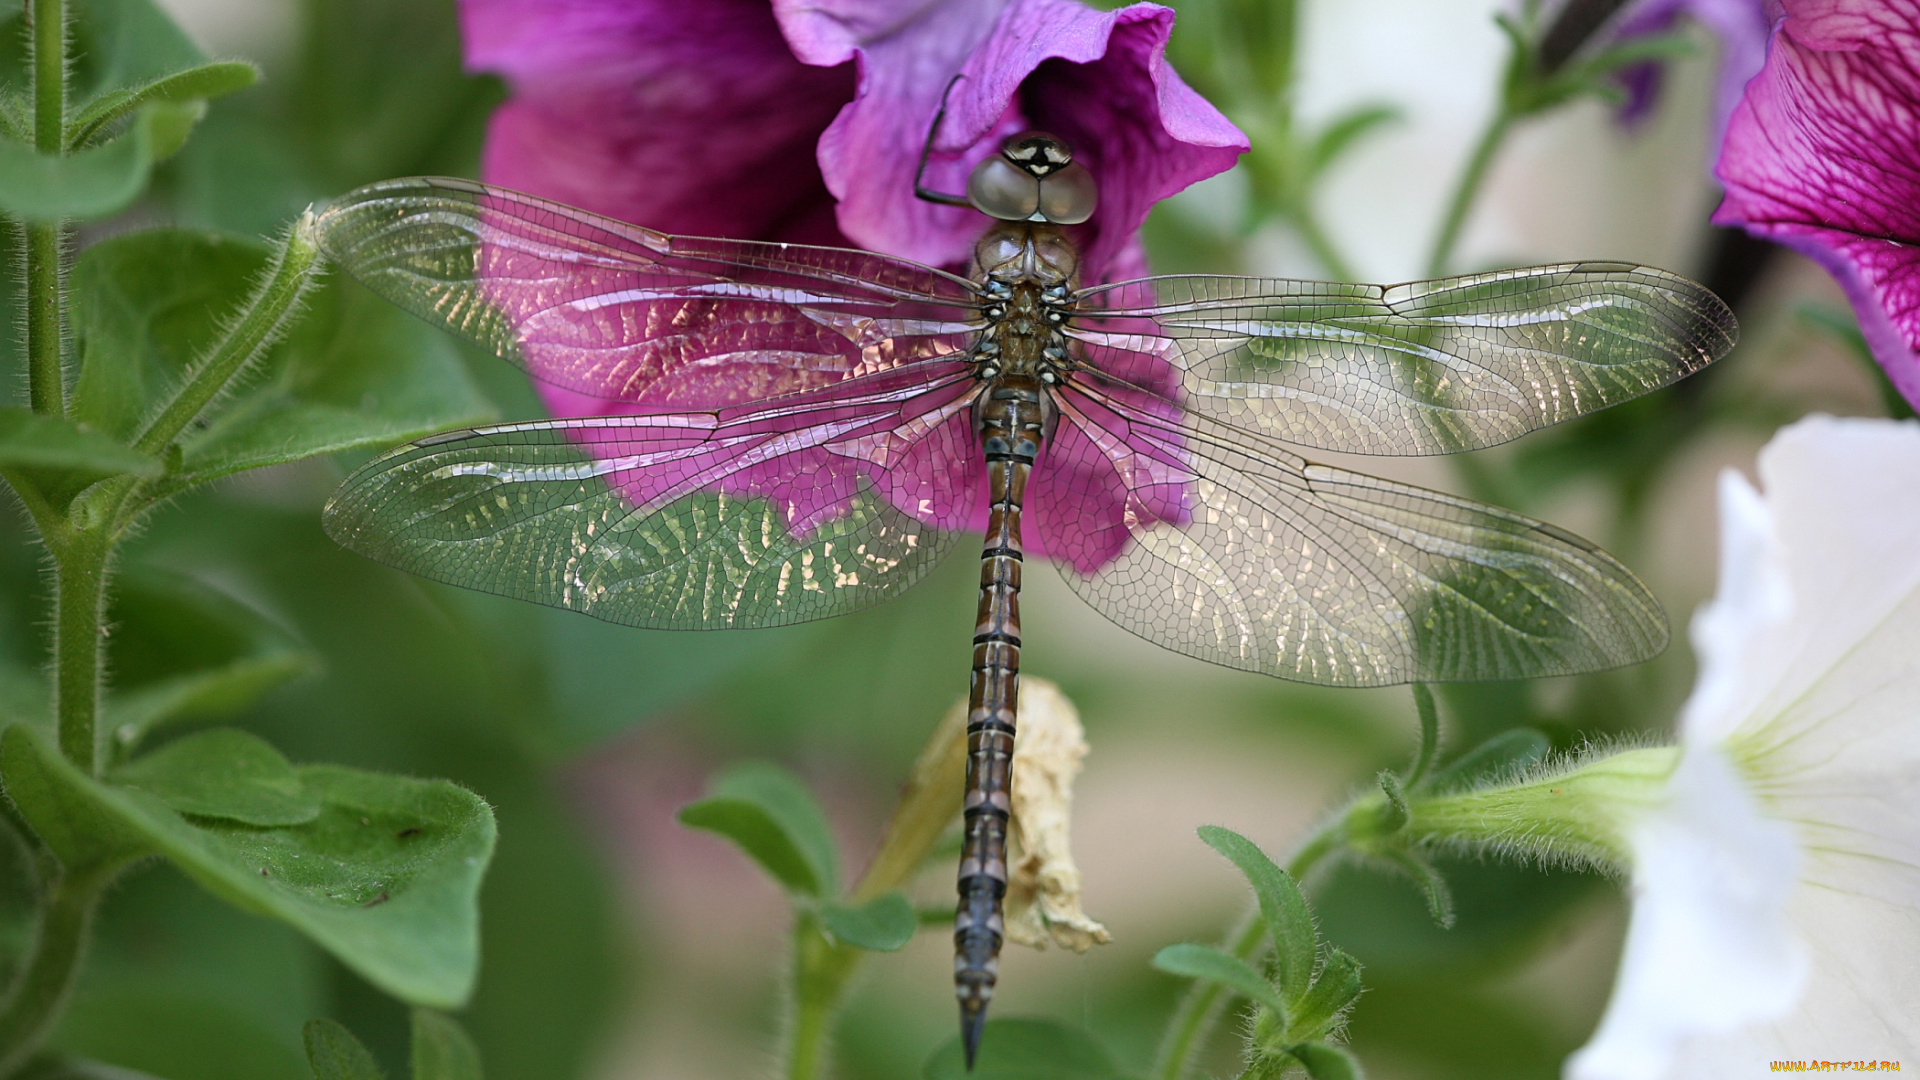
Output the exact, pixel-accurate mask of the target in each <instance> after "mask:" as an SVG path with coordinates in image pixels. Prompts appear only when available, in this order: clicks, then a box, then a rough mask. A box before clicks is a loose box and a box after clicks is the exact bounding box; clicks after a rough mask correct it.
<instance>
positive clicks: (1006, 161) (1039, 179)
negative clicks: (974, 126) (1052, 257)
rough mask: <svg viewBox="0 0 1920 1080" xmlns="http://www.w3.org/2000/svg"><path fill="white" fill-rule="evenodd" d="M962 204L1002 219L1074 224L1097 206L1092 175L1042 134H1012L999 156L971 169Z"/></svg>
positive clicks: (1065, 149)
mask: <svg viewBox="0 0 1920 1080" xmlns="http://www.w3.org/2000/svg"><path fill="white" fill-rule="evenodd" d="M967 200H968V201H969V202H971V203H973V205H974V208H975V209H977V210H979V211H980V212H981V213H983V214H987V215H988V216H990V217H997V218H999V219H1000V220H1002V221H1046V222H1051V223H1053V224H1055V225H1078V224H1080V223H1081V222H1083V221H1085V220H1087V219H1088V218H1090V217H1092V216H1093V211H1094V207H1095V206H1096V205H1097V204H1098V202H1099V198H1098V193H1097V192H1096V190H1095V188H1094V183H1093V174H1092V173H1089V172H1088V171H1087V169H1086V166H1084V165H1081V164H1079V163H1078V162H1076V161H1074V160H1073V151H1072V150H1071V149H1069V148H1068V147H1067V144H1066V143H1065V142H1062V141H1061V140H1060V139H1058V138H1056V137H1054V136H1052V135H1049V134H1047V133H1046V132H1044V131H1028V132H1023V133H1021V134H1019V135H1015V136H1013V137H1012V138H1010V139H1008V140H1007V141H1006V142H1005V143H1004V144H1002V145H1001V148H1000V153H999V155H998V156H996V157H990V158H988V159H987V160H985V161H983V162H981V163H980V164H979V165H977V166H975V167H974V170H973V175H972V176H970V177H968V178H967Z"/></svg>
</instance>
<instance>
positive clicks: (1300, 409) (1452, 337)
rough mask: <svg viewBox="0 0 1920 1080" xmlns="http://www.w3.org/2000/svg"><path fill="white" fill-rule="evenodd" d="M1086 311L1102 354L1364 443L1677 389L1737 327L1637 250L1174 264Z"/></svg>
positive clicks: (1387, 446) (1091, 337) (1420, 437)
mask: <svg viewBox="0 0 1920 1080" xmlns="http://www.w3.org/2000/svg"><path fill="white" fill-rule="evenodd" d="M1082 310H1083V311H1084V312H1086V313H1087V314H1088V315H1089V316H1090V318H1084V319H1081V320H1077V322H1078V323H1079V325H1078V328H1077V329H1076V330H1075V331H1073V333H1074V335H1075V336H1076V337H1079V338H1080V339H1081V341H1082V343H1083V346H1084V348H1085V350H1086V354H1087V359H1088V362H1089V363H1091V364H1093V365H1094V366H1095V367H1100V368H1102V369H1103V370H1108V371H1109V372H1111V373H1116V374H1118V373H1119V372H1120V369H1121V368H1123V367H1125V366H1126V363H1127V360H1128V358H1129V356H1130V355H1133V356H1137V355H1139V354H1145V355H1149V356H1153V357H1157V358H1158V359H1159V360H1160V361H1161V362H1162V363H1164V364H1171V365H1173V366H1174V367H1175V368H1176V369H1178V371H1179V374H1180V382H1181V386H1180V389H1181V395H1180V400H1181V403H1182V404H1183V405H1184V406H1185V407H1186V408H1188V409H1191V410H1193V411H1194V412H1196V413H1199V414H1201V415H1204V416H1207V417H1211V418H1212V419H1215V420H1220V421H1223V422H1225V423H1229V424H1232V425H1234V426H1236V427H1240V428H1245V429H1247V430H1251V431H1257V432H1260V433H1262V434H1265V435H1268V436H1270V437H1272V438H1275V439H1279V440H1282V441H1285V442H1290V443H1296V444H1299V445H1303V446H1313V447H1319V448H1321V449H1326V450H1340V451H1347V452H1350V453H1359V454H1446V453H1453V452H1455V451H1459V450H1473V449H1477V448H1480V447H1485V446H1493V445H1496V444H1499V443H1503V442H1506V441H1507V440H1509V439H1513V438H1517V437H1519V436H1521V435H1524V434H1526V433H1527V432H1529V431H1532V430H1534V429H1536V428H1542V427H1546V426H1548V425H1550V424H1557V423H1559V422H1561V421H1562V420H1568V419H1571V418H1573V417H1575V416H1580V415H1583V414H1585V413H1589V412H1593V411H1594V410H1596V409H1603V408H1605V407H1607V406H1609V405H1614V404H1618V403H1619V402H1622V401H1625V400H1627V399H1629V398H1633V397H1638V396H1639V395H1641V394H1644V393H1646V392H1648V391H1650V390H1656V389H1658V388H1660V387H1662V386H1666V385H1667V384H1668V383H1671V382H1674V381H1675V380H1677V379H1680V378H1683V377H1685V376H1687V375H1689V374H1691V373H1693V372H1695V371H1698V370H1699V369H1700V368H1702V367H1704V366H1706V365H1707V364H1709V363H1711V362H1713V361H1714V360H1715V359H1717V358H1719V357H1720V356H1723V355H1725V354H1726V352H1727V351H1728V350H1729V349H1731V348H1732V347H1733V343H1734V339H1735V336H1736V327H1735V324H1734V320H1733V313H1732V312H1731V311H1729V310H1728V309H1727V306H1726V305H1725V304H1724V303H1722V302H1721V301H1720V299H1719V298H1718V297H1716V296H1714V295H1713V294H1712V293H1711V292H1708V291H1707V290H1706V289H1704V288H1702V287H1701V286H1699V285H1696V284H1694V283H1693V282H1691V281H1688V280H1687V279H1685V278H1682V277H1679V276H1677V275H1674V274H1669V273H1666V272H1665V271H1661V270H1654V269H1650V268H1648V267H1643V266H1633V265H1629V264H1625V263H1598V262H1588V263H1569V264H1564V265H1559V266H1536V267H1528V268H1525V269H1519V270H1500V271H1496V272H1493V273H1486V274H1475V275H1471V276H1468V277H1456V278H1446V279H1443V280H1439V281H1417V282H1412V283H1409V284H1405V285H1394V286H1391V287H1383V286H1379V285H1347V284H1340V283H1334V282H1317V281H1283V280H1274V279H1264V278H1239V277H1210V276H1202V275H1175V276H1168V277H1159V278H1149V279H1146V280H1143V281H1136V282H1127V283H1122V284H1119V285H1114V286H1108V287H1105V288H1100V289H1094V290H1090V291H1089V292H1088V293H1086V294H1085V295H1084V296H1083V297H1082ZM1134 366H1136V367H1137V366H1138V362H1137V361H1134ZM1121 377H1123V378H1132V376H1128V375H1124V374H1123V375H1122V376H1121Z"/></svg>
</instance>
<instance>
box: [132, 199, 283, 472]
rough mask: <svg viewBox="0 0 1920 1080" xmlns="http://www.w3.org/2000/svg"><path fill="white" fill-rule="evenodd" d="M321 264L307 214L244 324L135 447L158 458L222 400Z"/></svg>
mask: <svg viewBox="0 0 1920 1080" xmlns="http://www.w3.org/2000/svg"><path fill="white" fill-rule="evenodd" d="M319 260H320V245H319V237H318V236H317V235H316V234H315V232H314V227H313V216H312V215H311V214H302V215H301V216H300V220H299V221H297V222H295V223H294V226H293V229H292V231H291V232H289V233H288V234H287V238H286V240H284V241H283V242H282V243H281V245H280V251H279V253H278V254H277V255H276V256H275V259H274V263H273V267H272V269H270V270H269V271H268V274H267V278H266V280H265V281H263V282H262V283H261V284H260V287H259V288H258V289H257V290H255V292H254V294H253V296H252V297H251V298H250V299H249V300H248V302H247V306H246V308H245V309H244V310H243V311H242V312H241V315H240V318H239V319H238V321H236V322H234V323H233V325H232V326H231V327H229V328H228V330H227V332H226V333H225V334H223V335H221V338H220V340H219V342H218V343H216V344H215V345H214V347H213V349H212V350H211V351H210V352H209V353H208V354H207V355H206V357H205V358H204V359H203V360H201V362H200V363H199V364H198V365H197V366H196V367H195V368H194V370H193V374H191V375H189V376H188V377H187V380H186V381H185V382H183V383H181V384H180V386H179V387H178V388H176V389H175V390H174V393H173V397H172V399H171V400H170V401H168V402H167V404H166V407H165V408H163V409H161V410H160V413H159V415H157V416H155V417H154V418H153V420H152V422H150V423H149V424H148V425H147V427H146V429H145V430H144V431H142V432H141V433H140V437H139V438H138V439H136V440H135V441H134V444H133V446H134V449H136V450H139V451H140V452H141V453H143V454H154V455H158V454H159V453H160V452H161V451H163V450H165V449H166V448H167V444H168V443H171V442H172V441H173V440H174V438H175V437H177V436H178V435H179V434H180V433H181V432H182V431H184V430H186V427H187V425H188V424H191V423H193V420H194V418H195V417H197V416H199V415H200V411H201V410H202V409H205V408H206V407H207V406H208V405H209V404H211V403H212V402H213V400H214V399H215V398H217V397H219V396H220V393H221V391H223V390H225V389H226V388H227V384H228V383H229V382H231V381H232V380H233V377H234V376H235V375H238V374H239V373H240V371H241V369H242V368H245V367H246V366H247V364H248V363H250V362H251V361H252V360H253V359H254V358H255V357H257V356H259V355H260V354H261V353H262V352H264V351H265V350H266V348H267V346H269V345H271V344H273V343H274V341H276V340H278V339H279V337H280V334H281V333H282V332H283V331H284V330H285V329H286V327H287V324H288V322H289V321H291V320H292V318H293V315H294V313H295V311H296V310H297V309H298V306H299V302H300V297H301V295H302V294H303V293H305V292H306V289H307V286H308V285H309V284H311V283H312V281H313V276H314V270H315V268H316V266H317V265H318V263H319Z"/></svg>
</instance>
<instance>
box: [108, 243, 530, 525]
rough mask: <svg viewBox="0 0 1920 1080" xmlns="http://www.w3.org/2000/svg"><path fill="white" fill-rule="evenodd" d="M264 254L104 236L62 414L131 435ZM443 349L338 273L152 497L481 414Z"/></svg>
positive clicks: (454, 360) (217, 411) (246, 286)
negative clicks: (76, 371) (76, 370)
mask: <svg viewBox="0 0 1920 1080" xmlns="http://www.w3.org/2000/svg"><path fill="white" fill-rule="evenodd" d="M269 254H270V252H269V249H268V248H267V247H266V246H265V245H263V244H258V243H255V242H252V241H243V240H236V239H233V238H231V237H225V236H218V235H215V234H210V233H201V232H194V231H190V230H184V229H159V230H153V231H149V232H144V233H131V234H127V235H123V236H118V237H114V238H112V239H109V240H106V241H103V242H101V243H99V244H96V245H94V246H93V247H91V248H89V249H88V250H87V251H86V252H85V253H84V254H82V256H81V257H80V259H79V261H78V263H77V264H76V266H75V269H74V274H73V290H74V293H75V296H76V303H75V309H76V311H77V313H78V314H79V318H78V319H77V321H76V331H77V337H78V339H79V352H80V357H81V364H80V379H79V381H78V383H77V385H76V387H75V390H74V395H73V405H72V411H73V413H74V415H75V416H77V417H80V418H82V419H85V420H87V421H88V422H90V423H92V424H93V425H95V426H96V427H98V428H100V429H101V430H104V431H109V432H113V433H115V434H118V435H120V436H121V437H122V438H126V439H131V438H132V437H133V436H134V434H135V433H136V431H137V429H138V427H139V425H140V424H141V423H142V421H143V420H145V419H146V418H147V417H148V416H150V415H152V413H153V412H154V411H155V410H156V409H157V408H158V407H159V404H160V402H162V401H163V400H165V397H166V395H167V393H168V391H169V390H171V388H172V387H173V386H175V385H176V384H177V383H178V382H179V380H180V379H182V378H183V377H184V376H185V375H186V373H187V372H188V371H189V370H190V369H192V368H193V366H194V363H195V361H196V359H198V358H199V357H200V356H201V355H202V354H203V351H204V350H205V349H207V348H208V347H209V346H210V345H211V344H212V343H213V342H214V341H215V340H216V338H217V337H218V335H219V329H220V325H221V321H222V320H223V319H229V318H231V317H232V316H233V314H234V313H235V312H236V310H237V309H238V308H239V307H240V306H241V305H242V304H243V303H245V301H246V298H247V296H248V295H249V292H250V285H251V283H252V281H253V280H254V279H255V278H256V277H257V276H258V275H259V274H260V273H261V272H262V271H263V270H264V269H265V268H266V266H267V263H268V258H269ZM491 415H492V410H491V407H490V406H489V404H488V402H487V401H486V399H485V398H484V397H483V396H482V395H481V394H480V393H479V391H478V390H476V389H475V388H474V386H473V384H472V382H471V381H470V380H469V379H468V377H467V374H466V368H465V366H464V364H462V362H461V361H460V358H459V355H458V353H457V352H455V347H454V345H453V343H452V342H451V341H450V340H449V339H448V338H447V337H446V336H445V335H443V334H439V333H436V332H435V331H434V330H433V329H432V328H431V327H428V326H426V325H425V324H423V323H421V322H420V321H419V320H417V319H413V318H411V317H409V316H408V315H407V314H406V313H404V312H402V311H400V310H398V309H396V308H394V307H393V306H392V305H390V304H386V303H384V302H382V301H380V300H378V299H377V298H375V297H373V296H371V295H369V294H367V293H366V291H365V290H364V289H361V288H360V287H359V286H358V285H355V284H352V283H350V282H348V281H346V280H345V279H344V278H335V279H333V280H330V281H328V282H326V283H325V284H323V285H321V286H319V287H318V288H316V289H315V290H314V291H313V293H312V294H311V301H310V304H309V308H308V311H307V313H306V315H305V316H304V317H303V318H302V319H301V320H300V321H299V323H298V325H296V326H295V327H294V328H293V330H292V331H291V333H290V334H289V335H288V337H287V339H286V340H285V341H282V342H281V343H280V344H278V345H276V346H274V347H273V348H272V349H271V350H269V351H268V352H267V354H266V355H265V356H264V357H263V358H262V359H261V360H259V361H256V362H255V363H254V365H253V367H252V368H251V375H250V376H249V377H247V378H246V379H244V380H243V381H242V385H240V386H238V387H237V388H236V389H235V391H234V392H232V393H230V394H229V395H228V396H227V397H226V398H225V399H223V400H221V401H219V402H216V403H215V405H214V406H213V407H212V409H211V410H210V411H209V413H208V415H207V417H206V418H205V425H204V427H202V428H200V429H198V430H195V431H191V432H190V433H188V434H187V435H185V436H184V437H183V438H182V440H181V444H180V445H181V449H182V453H181V460H180V463H179V466H178V468H177V470H176V472H175V474H174V475H171V476H168V477H167V478H166V479H164V480H162V481H160V482H158V483H156V484H155V485H154V486H153V488H152V493H153V495H154V496H155V497H157V498H158V497H165V496H166V495H169V494H172V493H174V492H177V491H179V490H182V489H184V488H188V487H192V486H195V485H198V484H203V483H206V482H208V481H211V480H215V479H219V478H220V477H224V476H230V475H233V474H234V473H238V472H242V471H245V470H248V469H255V468H260V467H263V466H267V465H279V464H284V463H287V462H290V461H298V460H302V459H304V458H309V457H314V456H316V455H320V454H327V453H334V452H338V451H345V450H359V449H371V448H376V447H384V446H387V445H390V444H392V443H396V442H401V441H404V440H406V439H410V438H417V437H419V436H422V435H426V434H430V433H432V432H435V431H441V430H444V429H446V428H448V427H457V426H459V425H462V424H471V423H477V422H480V421H483V420H486V419H489V418H490V417H491Z"/></svg>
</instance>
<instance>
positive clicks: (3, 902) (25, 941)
mask: <svg viewBox="0 0 1920 1080" xmlns="http://www.w3.org/2000/svg"><path fill="white" fill-rule="evenodd" d="M39 910H40V865H39V860H38V859H36V858H35V857H34V852H33V847H32V846H31V845H30V844H28V843H27V838H26V837H25V836H23V835H21V833H20V830H19V829H18V828H17V827H16V826H15V825H14V823H13V820H12V816H11V815H10V814H8V813H6V812H5V811H4V810H0V986H12V985H13V974H14V970H15V967H16V965H18V963H19V962H20V958H21V957H23V956H25V955H26V954H27V948H28V946H30V945H31V944H32V943H33V937H34V933H35V928H36V926H37V925H38V923H39Z"/></svg>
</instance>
